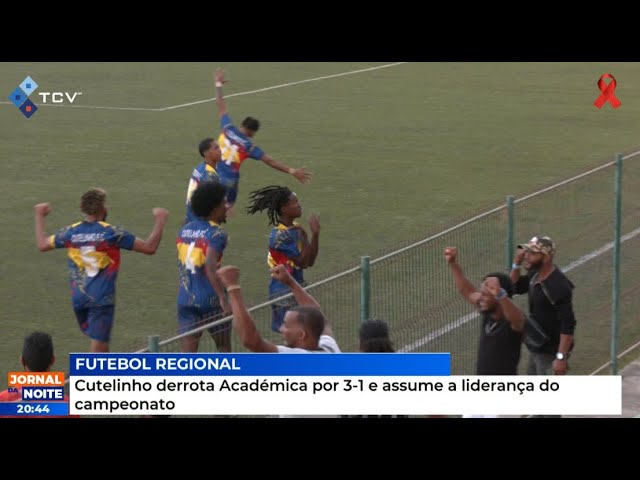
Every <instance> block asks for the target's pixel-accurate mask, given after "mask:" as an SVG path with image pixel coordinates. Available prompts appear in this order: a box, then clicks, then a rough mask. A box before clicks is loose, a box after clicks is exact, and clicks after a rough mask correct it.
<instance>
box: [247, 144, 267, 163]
mask: <svg viewBox="0 0 640 480" xmlns="http://www.w3.org/2000/svg"><path fill="white" fill-rule="evenodd" d="M262 157H264V151H263V150H262V149H261V148H260V147H259V146H257V145H253V146H252V147H251V148H250V149H249V158H253V159H254V160H262Z"/></svg>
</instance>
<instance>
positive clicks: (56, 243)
mask: <svg viewBox="0 0 640 480" xmlns="http://www.w3.org/2000/svg"><path fill="white" fill-rule="evenodd" d="M70 233H71V227H62V228H61V229H60V230H58V231H57V232H56V233H55V234H53V235H51V236H50V237H49V245H51V246H52V247H53V248H65V247H66V245H67V242H68V241H69V236H70Z"/></svg>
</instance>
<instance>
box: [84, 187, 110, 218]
mask: <svg viewBox="0 0 640 480" xmlns="http://www.w3.org/2000/svg"><path fill="white" fill-rule="evenodd" d="M106 199H107V192H105V191H104V190H103V189H102V188H92V189H90V190H87V191H86V192H85V193H83V194H82V198H80V210H81V211H82V213H84V214H85V215H97V214H98V213H100V210H102V209H103V208H104V202H105V201H106Z"/></svg>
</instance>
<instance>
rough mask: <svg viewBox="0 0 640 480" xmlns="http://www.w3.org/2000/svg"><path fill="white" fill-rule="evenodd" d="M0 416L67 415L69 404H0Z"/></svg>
mask: <svg viewBox="0 0 640 480" xmlns="http://www.w3.org/2000/svg"><path fill="white" fill-rule="evenodd" d="M0 415H11V416H14V415H15V416H16V417H50V416H52V415H54V416H66V415H69V404H68V403H63V402H50V403H46V402H0Z"/></svg>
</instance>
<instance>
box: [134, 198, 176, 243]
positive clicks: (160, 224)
mask: <svg viewBox="0 0 640 480" xmlns="http://www.w3.org/2000/svg"><path fill="white" fill-rule="evenodd" d="M153 217H154V219H155V223H154V225H153V230H151V233H150V234H149V237H148V238H147V239H146V240H142V239H141V238H136V240H135V242H133V248H132V250H133V251H134V252H139V253H144V254H146V255H153V254H154V253H156V251H157V250H158V247H159V246H160V240H162V232H163V231H164V226H165V225H166V223H167V219H168V218H169V210H167V209H166V208H159V207H156V208H154V209H153Z"/></svg>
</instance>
